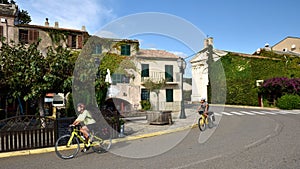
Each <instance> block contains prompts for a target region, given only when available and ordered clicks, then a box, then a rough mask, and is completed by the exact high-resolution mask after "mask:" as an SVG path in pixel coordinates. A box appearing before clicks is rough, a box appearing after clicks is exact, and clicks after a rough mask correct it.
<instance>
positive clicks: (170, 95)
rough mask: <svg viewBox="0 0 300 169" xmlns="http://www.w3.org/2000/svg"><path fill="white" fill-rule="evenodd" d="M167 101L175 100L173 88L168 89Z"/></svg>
mask: <svg viewBox="0 0 300 169" xmlns="http://www.w3.org/2000/svg"><path fill="white" fill-rule="evenodd" d="M166 102H173V89H166Z"/></svg>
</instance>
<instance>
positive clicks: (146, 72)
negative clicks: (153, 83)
mask: <svg viewBox="0 0 300 169" xmlns="http://www.w3.org/2000/svg"><path fill="white" fill-rule="evenodd" d="M141 74H142V77H149V64H142V73H141Z"/></svg>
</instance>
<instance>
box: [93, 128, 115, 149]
mask: <svg viewBox="0 0 300 169" xmlns="http://www.w3.org/2000/svg"><path fill="white" fill-rule="evenodd" d="M99 133H100V132H96V133H95V135H96V136H98V137H99V136H100V134H99ZM97 141H98V140H95V138H94V137H93V138H92V142H97ZM104 145H106V146H104ZM111 145H112V138H111V134H109V137H108V138H106V139H104V140H103V141H102V142H101V143H99V145H94V146H93V147H92V149H93V151H94V152H96V153H104V152H107V151H108V150H109V149H110V147H111Z"/></svg>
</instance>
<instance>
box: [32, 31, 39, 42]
mask: <svg viewBox="0 0 300 169" xmlns="http://www.w3.org/2000/svg"><path fill="white" fill-rule="evenodd" d="M33 39H34V41H35V42H37V41H38V39H39V31H37V30H34V35H33Z"/></svg>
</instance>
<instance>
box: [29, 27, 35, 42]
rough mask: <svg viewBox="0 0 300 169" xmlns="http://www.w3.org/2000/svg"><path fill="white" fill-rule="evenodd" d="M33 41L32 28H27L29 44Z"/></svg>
mask: <svg viewBox="0 0 300 169" xmlns="http://www.w3.org/2000/svg"><path fill="white" fill-rule="evenodd" d="M33 42H34V30H32V29H29V30H28V43H29V44H31V43H33Z"/></svg>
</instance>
